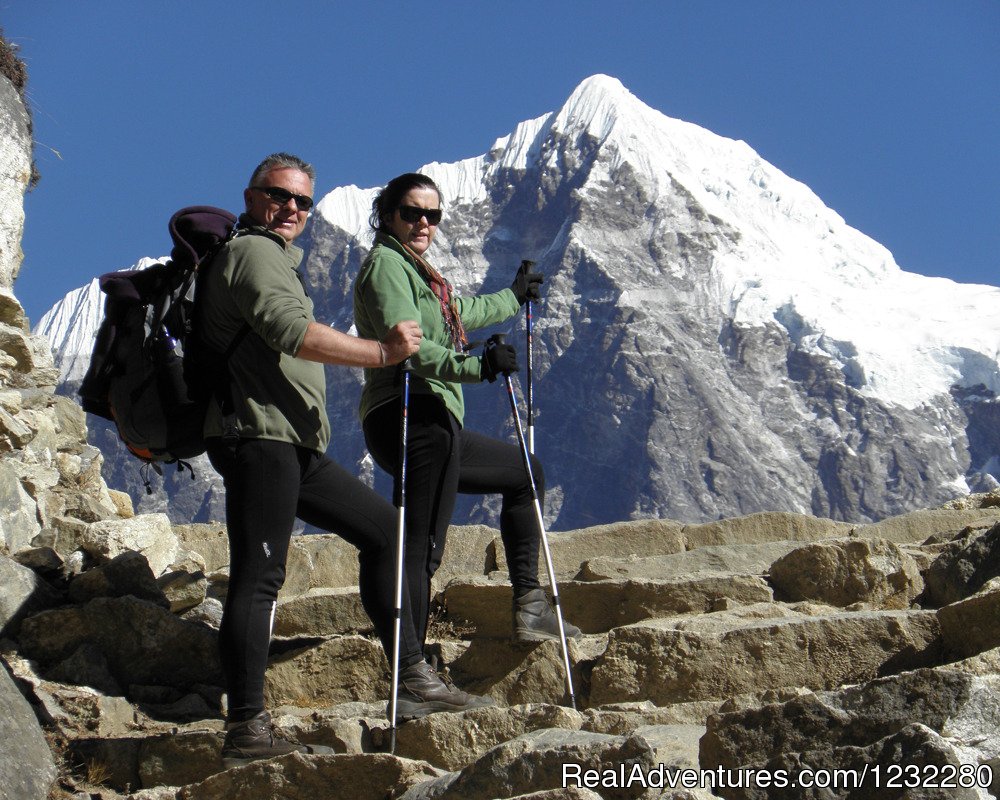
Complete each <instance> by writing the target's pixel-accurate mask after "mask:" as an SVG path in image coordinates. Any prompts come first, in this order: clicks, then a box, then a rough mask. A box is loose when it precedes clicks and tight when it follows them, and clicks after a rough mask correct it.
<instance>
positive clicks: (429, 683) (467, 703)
mask: <svg viewBox="0 0 1000 800" xmlns="http://www.w3.org/2000/svg"><path fill="white" fill-rule="evenodd" d="M390 703H391V701H390ZM492 705H496V704H495V703H494V701H493V698H492V697H481V696H480V695H477V694H470V693H469V692H463V691H462V690H461V689H459V688H458V687H457V686H455V684H453V683H452V682H451V681H449V680H445V679H444V678H442V676H441V675H439V674H438V673H437V672H435V671H434V668H433V667H432V666H431V665H430V664H428V663H427V662H426V661H418V662H417V663H416V664H413V665H412V666H409V667H405V668H404V669H402V670H400V672H399V689H398V693H397V695H396V722H397V723H400V722H407V721H408V720H411V719H420V718H421V717H426V716H427V715H428V714H434V713H437V712H439V711H446V712H455V711H468V710H469V709H472V708H485V707H487V706H492ZM391 711H392V709H391V707H389V706H387V707H386V716H387V717H388V715H389V714H390V713H391Z"/></svg>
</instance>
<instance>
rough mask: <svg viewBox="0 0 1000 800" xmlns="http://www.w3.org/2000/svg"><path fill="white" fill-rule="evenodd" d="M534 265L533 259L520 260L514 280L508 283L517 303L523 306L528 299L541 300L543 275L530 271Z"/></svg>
mask: <svg viewBox="0 0 1000 800" xmlns="http://www.w3.org/2000/svg"><path fill="white" fill-rule="evenodd" d="M533 266H535V262H534V261H522V262H521V267H520V269H518V271H517V275H515V276H514V282H513V283H512V284H511V285H510V290H511V291H512V292H513V293H514V296H515V297H516V298H517V303H518V305H521V306H523V305H524V304H525V302H526V301H528V300H541V298H542V289H541V286H542V282H543V281H544V280H545V276H544V275H542V273H541V272H532V271H531V268H532V267H533Z"/></svg>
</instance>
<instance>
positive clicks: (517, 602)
mask: <svg viewBox="0 0 1000 800" xmlns="http://www.w3.org/2000/svg"><path fill="white" fill-rule="evenodd" d="M563 630H564V631H565V632H566V638H567V639H578V638H580V637H581V636H583V632H582V631H581V630H580V629H579V628H578V627H576V625H573V624H572V623H571V622H568V621H567V620H566V619H565V618H564V619H563ZM550 639H557V640H558V639H559V620H558V619H557V618H556V615H555V612H554V611H553V610H552V606H551V605H550V604H549V599H548V598H547V597H546V596H545V592H543V591H542V590H541V589H532V590H531V591H530V592H526V593H525V594H523V595H521V596H520V597H515V598H514V641H515V642H545V641H548V640H550Z"/></svg>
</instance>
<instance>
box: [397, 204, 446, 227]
mask: <svg viewBox="0 0 1000 800" xmlns="http://www.w3.org/2000/svg"><path fill="white" fill-rule="evenodd" d="M397 210H398V211H399V218H400V219H401V220H403V222H409V223H410V224H411V225H415V224H416V223H418V222H420V218H421V217H427V224H428V225H437V224H438V223H439V222H441V209H440V208H418V207H417V206H400V207H399V208H398V209H397Z"/></svg>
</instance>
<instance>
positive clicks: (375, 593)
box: [197, 153, 491, 766]
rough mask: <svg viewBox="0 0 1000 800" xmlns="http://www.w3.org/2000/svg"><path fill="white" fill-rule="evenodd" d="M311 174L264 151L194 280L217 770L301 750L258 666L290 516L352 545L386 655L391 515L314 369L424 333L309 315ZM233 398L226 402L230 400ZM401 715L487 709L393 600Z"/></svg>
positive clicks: (414, 343)
mask: <svg viewBox="0 0 1000 800" xmlns="http://www.w3.org/2000/svg"><path fill="white" fill-rule="evenodd" d="M314 181H315V172H314V170H313V168H312V167H311V166H310V165H309V164H307V163H306V162H304V161H303V160H302V159H300V158H298V157H296V156H292V155H289V154H287V153H276V154H274V155H271V156H268V157H267V158H266V159H264V161H262V162H261V163H260V164H259V165H258V166H257V168H256V169H255V170H254V172H253V175H252V176H251V178H250V183H249V185H248V186H247V188H246V189H245V190H244V192H243V199H244V201H245V203H246V213H244V214H243V215H242V216H241V217H240V220H239V223H238V229H239V233H238V235H237V236H236V237H235V238H234V239H232V240H230V242H229V243H228V244H226V245H225V246H224V247H223V248H222V250H221V251H220V252H219V254H218V255H217V256H216V257H215V258H214V259H213V261H212V263H211V265H210V267H209V268H208V270H207V273H206V275H205V277H204V280H203V284H202V285H201V286H200V287H199V295H198V298H199V299H198V319H197V325H198V330H199V334H200V336H201V338H202V340H203V341H204V342H205V343H206V344H207V345H208V346H209V347H210V348H212V349H214V350H215V351H217V352H219V353H224V352H225V353H229V358H228V362H227V363H228V369H227V372H228V375H227V378H228V382H227V386H228V389H229V395H230V398H229V399H230V403H227V404H226V405H227V413H226V414H223V411H222V409H221V408H220V407H218V406H215V407H214V408H213V409H211V410H210V412H209V415H208V419H207V420H206V423H205V435H206V439H207V442H208V448H207V449H208V456H209V458H210V459H211V462H212V465H213V466H214V467H215V469H216V470H217V471H218V472H219V473H220V474H221V475H222V477H223V481H224V484H225V487H226V524H227V528H228V535H229V548H230V577H229V589H228V594H227V597H226V604H225V609H224V613H223V619H222V626H221V628H220V631H219V646H220V653H221V660H222V667H223V674H224V676H225V681H226V693H227V697H228V713H227V724H226V741H225V745H224V747H223V753H222V755H223V761H224V763H225V764H226V766H233V765H236V764H241V763H246V762H247V761H250V760H253V759H257V758H270V757H273V756H278V755H284V754H285V753H289V752H292V751H294V750H298V751H300V752H317V748H315V747H313V748H307V747H302V746H297V745H295V744H293V743H291V742H288V741H285V740H283V739H279V738H277V737H275V735H274V733H273V731H272V728H271V723H270V715H269V714H268V712H267V711H265V710H264V671H265V668H266V666H267V653H268V645H269V642H270V635H271V626H272V622H273V614H274V608H275V605H276V598H277V594H278V590H279V589H280V588H281V586H282V584H283V582H284V578H285V561H286V557H287V553H288V546H289V540H290V538H291V533H292V527H293V524H294V520H295V518H296V517H298V518H299V519H302V520H303V521H305V522H307V523H309V524H311V525H313V526H315V527H317V528H321V529H323V530H330V531H333V532H335V533H337V534H339V535H340V536H342V537H343V538H344V539H346V540H347V541H349V542H350V543H351V544H353V545H354V546H355V547H357V548H358V550H359V561H360V566H361V569H360V590H361V602H362V604H363V605H364V607H365V610H366V611H367V612H368V615H369V616H370V617H371V619H372V622H373V624H374V626H375V630H376V632H377V633H378V635H379V638H380V639H381V641H382V645H383V648H384V649H385V650H386V654H387V657H389V658H391V657H392V643H393V623H394V585H395V511H394V509H393V508H392V506H390V505H389V504H388V503H386V502H385V500H383V499H382V498H381V497H379V496H378V495H377V494H375V492H373V491H372V490H371V489H369V488H368V487H367V486H365V485H364V484H362V483H361V482H360V481H359V480H357V479H356V478H354V477H353V476H351V475H350V474H349V473H348V472H346V471H345V470H343V469H342V468H341V467H339V466H338V465H337V464H335V463H334V462H333V461H331V460H330V459H329V458H327V457H326V456H325V455H324V453H325V451H326V447H327V444H328V443H329V440H330V423H329V420H328V418H327V415H326V381H325V376H324V371H323V365H324V364H340V365H347V366H353V367H378V366H386V365H391V364H398V363H399V362H401V361H403V360H404V359H405V358H406V357H407V356H409V355H411V354H412V353H414V352H416V351H417V349H418V347H419V345H420V340H421V338H422V333H421V331H420V327H419V326H418V324H417V323H416V322H411V321H406V322H401V323H399V324H398V325H396V326H395V327H394V328H392V329H391V330H390V331H389V332H388V333H387V334H386V336H385V338H384V339H383V340H382V341H381V342H379V341H374V340H370V339H359V338H357V337H355V336H349V335H347V334H343V333H340V332H338V331H336V330H333V329H332V328H330V327H329V326H326V325H321V324H319V323H317V322H316V321H315V319H314V317H313V305H312V301H311V300H309V298H308V297H307V295H306V293H305V289H304V288H303V284H302V279H301V276H300V274H299V273H298V271H297V268H298V266H299V264H300V262H301V260H302V255H303V254H302V250H301V249H300V248H298V247H296V246H295V245H293V244H292V243H293V242H294V240H295V239H296V238H297V237H298V236H299V235H300V234H301V233H302V231H303V229H304V228H305V225H306V221H307V220H308V217H309V210H310V209H311V208H312V205H313V184H314ZM230 404H231V408H229V407H228V406H229V405H230ZM400 653H401V657H400V669H401V672H400V694H399V706H400V708H401V709H402V710H401V712H400V713H401V715H403V714H405V716H401V718H404V719H409V718H416V717H420V716H424V715H426V714H429V713H432V712H435V711H461V710H465V709H467V708H474V707H476V706H479V705H486V704H489V703H490V702H491V701H488V700H487V699H485V698H480V697H477V696H475V695H470V694H467V693H465V692H461V691H459V690H458V689H456V688H455V687H453V686H451V685H449V684H447V683H445V682H444V681H443V680H442V679H441V678H440V676H438V675H437V673H435V672H434V670H433V669H432V668H431V666H430V665H429V664H427V662H426V661H425V660H424V657H423V654H422V652H421V648H420V644H419V641H418V639H417V636H416V633H415V631H414V627H413V620H412V617H411V616H410V613H409V605H408V603H407V604H404V608H403V614H402V624H401V644H400Z"/></svg>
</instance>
